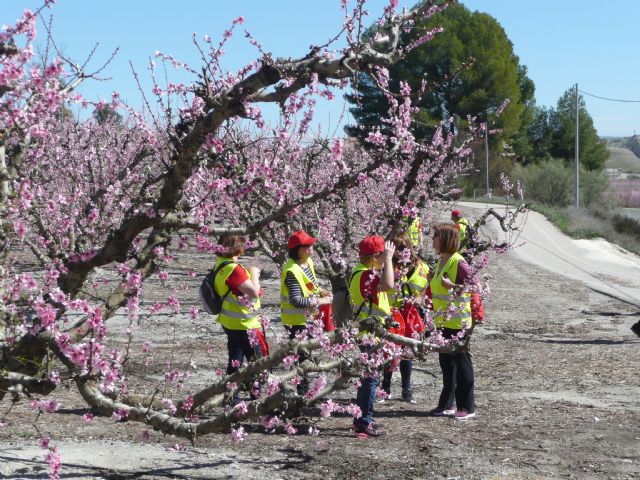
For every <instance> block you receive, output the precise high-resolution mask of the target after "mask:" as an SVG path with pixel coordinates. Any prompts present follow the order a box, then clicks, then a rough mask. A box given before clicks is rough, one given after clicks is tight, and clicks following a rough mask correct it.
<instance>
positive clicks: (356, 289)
mask: <svg viewBox="0 0 640 480" xmlns="http://www.w3.org/2000/svg"><path fill="white" fill-rule="evenodd" d="M359 248H360V263H358V264H357V265H356V266H355V267H354V268H353V270H352V272H351V278H350V280H349V293H350V296H351V306H352V308H353V310H354V314H355V320H356V321H360V320H364V319H366V318H369V317H370V316H372V315H378V316H389V315H390V314H391V307H390V305H389V299H388V297H387V294H386V292H387V290H391V289H392V288H393V286H394V281H393V263H392V259H393V253H394V252H395V245H394V244H393V243H392V242H385V241H384V239H383V238H382V237H380V236H369V237H365V238H364V239H363V240H362V241H361V242H360V245H359ZM379 382H380V380H379V378H378V377H377V376H366V377H362V378H360V387H359V388H358V395H357V399H356V404H357V405H358V406H359V407H360V409H361V410H362V415H361V416H360V417H359V418H357V419H355V420H354V422H353V430H354V432H355V433H356V434H357V435H359V436H367V437H378V436H381V435H384V432H383V431H382V429H381V428H380V427H379V426H378V425H376V423H375V422H374V420H373V405H374V403H375V399H376V391H377V388H378V383H379Z"/></svg>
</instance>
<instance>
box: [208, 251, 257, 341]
mask: <svg viewBox="0 0 640 480" xmlns="http://www.w3.org/2000/svg"><path fill="white" fill-rule="evenodd" d="M228 261H231V263H230V264H228V265H225V266H224V267H222V268H221V269H220V271H219V272H218V273H217V274H216V278H215V280H214V288H215V289H216V292H217V293H218V295H220V297H223V296H224V294H225V293H227V290H229V286H228V285H227V284H226V281H227V279H228V278H229V276H230V275H231V273H233V270H234V269H235V268H236V265H240V264H239V263H235V262H233V260H231V259H230V258H224V257H220V258H218V261H217V262H216V265H215V267H214V268H217V267H218V265H220V264H221V263H222V262H228ZM240 267H242V268H243V269H244V271H245V272H247V276H248V277H250V276H251V275H250V274H249V272H248V271H247V269H246V268H244V267H243V266H242V265H240ZM259 308H260V299H259V298H256V299H255V300H254V301H253V305H252V308H247V307H245V306H244V305H242V304H241V303H240V300H239V299H238V296H237V295H236V294H235V293H233V291H230V292H229V294H228V295H227V296H226V298H225V299H224V301H223V302H222V311H221V312H220V315H218V322H220V324H221V325H222V326H223V327H224V328H227V329H229V330H249V329H251V328H260V319H259V317H258V309H259Z"/></svg>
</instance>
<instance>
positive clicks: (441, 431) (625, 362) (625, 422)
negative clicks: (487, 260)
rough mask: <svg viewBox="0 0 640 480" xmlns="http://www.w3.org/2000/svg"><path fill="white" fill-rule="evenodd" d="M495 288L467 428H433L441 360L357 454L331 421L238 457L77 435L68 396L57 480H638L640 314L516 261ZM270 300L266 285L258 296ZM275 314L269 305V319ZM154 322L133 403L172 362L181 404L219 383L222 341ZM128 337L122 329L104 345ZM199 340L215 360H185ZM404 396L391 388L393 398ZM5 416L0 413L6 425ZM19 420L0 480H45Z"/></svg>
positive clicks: (146, 333) (76, 407) (60, 423)
mask: <svg viewBox="0 0 640 480" xmlns="http://www.w3.org/2000/svg"><path fill="white" fill-rule="evenodd" d="M196 260H197V259H196ZM200 260H202V259H200ZM271 270H273V268H271ZM490 272H491V274H492V276H493V280H492V291H493V292H492V295H491V297H490V299H489V300H488V302H487V305H486V310H487V317H488V323H487V325H485V326H484V327H482V328H480V329H479V330H478V331H477V335H476V337H475V339H474V342H473V353H474V362H475V368H476V398H477V413H478V416H477V417H476V418H475V419H473V420H470V421H467V422H456V421H454V420H451V419H446V418H433V417H429V416H428V415H427V412H428V410H429V409H431V408H432V407H433V406H434V405H435V404H436V399H437V396H438V394H439V388H440V385H441V384H440V372H439V366H438V360H437V356H435V355H434V356H432V357H430V358H429V359H428V361H427V362H425V363H421V364H416V365H415V371H414V383H415V393H416V396H417V399H418V403H417V404H416V405H409V404H406V403H402V402H394V401H391V402H387V403H385V404H382V405H379V406H377V408H376V417H377V419H378V420H379V421H380V422H381V423H383V424H384V426H385V429H386V430H387V432H388V435H387V436H386V437H384V438H381V439H370V440H359V439H356V438H354V437H353V436H351V434H350V432H349V426H350V423H351V422H350V419H348V418H346V417H337V418H330V419H328V420H323V421H322V422H321V423H320V429H321V432H320V434H319V435H318V436H310V435H296V436H291V437H289V436H286V435H280V434H278V435H266V434H261V433H252V434H250V435H249V436H248V437H247V439H246V441H245V442H244V443H242V444H238V445H233V444H232V443H231V440H230V438H229V436H228V435H212V436H208V437H204V438H201V439H198V440H197V441H196V443H195V445H194V446H190V445H186V446H182V444H183V441H182V440H180V439H176V438H171V437H163V436H162V435H161V434H159V433H156V432H151V439H150V442H149V443H144V442H143V440H142V432H143V431H144V430H145V428H144V427H143V426H141V425H139V424H133V423H114V422H113V421H112V420H111V419H102V418H96V419H95V420H94V421H93V422H92V423H90V424H88V425H87V424H84V422H83V421H82V418H81V415H82V414H83V413H85V412H86V410H84V406H83V403H82V402H81V400H80V399H79V398H78V397H77V396H76V395H75V394H74V393H73V391H70V392H68V393H64V394H63V399H62V402H63V410H62V413H61V414H56V415H47V416H45V417H44V418H42V419H40V420H39V422H38V424H37V425H38V428H39V430H40V432H41V434H47V435H51V436H52V438H53V439H54V440H53V443H55V444H57V445H58V446H59V448H60V451H61V454H62V461H63V463H64V470H63V477H62V478H65V479H80V478H105V479H113V480H115V479H133V478H136V479H170V478H171V479H174V478H185V479H186V478H202V479H204V478H207V479H209V478H256V477H260V478H268V479H277V478H282V479H329V478H341V479H352V478H353V479H355V478H371V479H387V478H394V479H413V478H458V479H470V478H471V479H475V478H478V479H498V478H511V479H542V478H544V479H546V478H593V479H602V478H612V479H632V478H640V376H639V375H638V372H639V371H640V340H639V339H638V338H637V337H635V336H634V335H633V334H632V333H631V332H630V331H629V326H630V325H631V324H632V323H633V322H635V321H636V320H637V318H638V316H640V312H638V308H635V307H632V306H629V305H627V304H624V303H622V302H620V301H618V300H615V299H611V298H608V297H605V296H602V295H600V294H597V293H595V292H593V291H592V290H591V289H589V288H587V287H586V286H584V285H583V284H581V283H578V282H573V281H567V280H566V279H565V278H563V277H559V276H558V275H557V274H554V273H551V272H549V271H547V270H543V269H541V268H538V267H535V266H532V265H530V264H528V263H525V262H524V261H522V260H520V259H518V258H517V257H516V256H515V255H513V254H507V255H503V256H500V257H497V258H496V259H495V260H494V262H493V263H492V265H491V267H490ZM181 278H183V279H184V280H186V281H188V282H189V285H190V286H191V288H190V290H188V291H185V292H183V294H182V296H183V299H182V300H183V304H187V303H188V301H189V300H188V299H189V298H191V301H193V298H195V297H193V295H194V294H195V293H194V292H195V286H196V284H197V282H198V280H197V279H190V278H189V277H188V276H187V275H183V276H182V277H181ZM276 284H277V281H276V279H275V278H272V279H270V280H267V281H266V282H265V289H267V290H275V286H276ZM276 298H277V293H275V292H269V296H268V298H267V302H266V303H267V308H268V309H269V311H270V312H271V313H272V316H275V312H276V310H275V299H276ZM154 318H155V320H154V321H151V320H150V319H146V318H143V319H142V320H141V322H140V325H139V327H138V328H139V330H140V331H139V334H140V335H139V339H140V342H141V341H142V340H143V338H142V337H146V338H151V340H152V345H153V349H152V353H153V355H154V357H155V359H156V364H157V365H156V366H155V367H144V365H143V364H142V358H141V356H140V355H138V356H134V358H133V360H134V361H133V364H134V367H133V370H132V372H131V374H132V375H133V377H134V379H133V380H132V385H133V386H134V387H135V388H139V389H142V388H149V387H150V386H152V385H154V384H155V383H156V382H158V381H159V380H160V379H161V378H162V372H163V371H164V362H166V361H168V359H170V358H173V359H174V365H178V364H183V365H184V364H188V363H189V362H192V363H193V366H194V367H196V370H193V371H192V375H191V376H190V377H189V379H187V380H186V385H187V386H188V387H189V388H194V387H197V386H199V385H204V384H205V383H206V382H207V381H208V380H210V379H211V378H212V375H213V374H212V370H213V368H214V367H222V366H223V365H224V344H223V337H222V335H221V333H220V331H219V327H217V326H215V327H212V326H211V324H210V323H209V322H207V321H205V320H200V321H190V320H188V319H187V318H186V317H184V316H182V317H175V316H165V317H154ZM126 326H127V321H126V319H125V317H124V316H121V317H118V318H117V319H116V321H115V322H114V323H113V325H112V327H111V329H112V331H113V332H115V333H117V332H118V331H123V330H124V329H125V328H126ZM278 328H279V327H278ZM203 336H207V337H208V338H209V339H210V341H211V344H212V346H213V348H214V352H215V353H214V358H213V359H209V358H207V354H206V352H205V351H203V349H202V347H198V349H196V348H194V345H197V344H198V342H199V340H200V339H201V338H202V337H203ZM176 344H179V345H178V346H176ZM159 359H162V361H158V360H159ZM399 381H400V379H399V375H398V374H396V375H395V376H394V382H395V383H394V385H393V393H398V390H399ZM352 394H353V392H352V391H349V392H345V394H344V398H345V399H347V398H349V396H350V395H352ZM7 407H8V404H7V402H6V401H5V402H4V403H2V404H0V408H2V411H4V410H5V409H6V408H7ZM14 413H15V415H13V416H12V417H11V418H12V420H11V422H10V424H9V425H8V426H7V427H5V428H4V429H0V478H20V479H25V478H31V479H35V478H46V471H45V468H46V465H44V464H43V460H42V459H43V452H42V450H41V449H40V448H39V447H38V446H37V438H39V436H40V434H38V433H36V432H35V431H34V428H33V427H32V426H31V425H30V424H29V423H30V422H33V419H34V418H35V416H34V414H33V412H31V411H30V410H29V408H28V407H27V405H25V404H20V405H18V406H17V407H16V408H15V412H14ZM20 419H22V420H23V422H22V423H20V422H19V421H16V420H20ZM27 422H28V423H27ZM176 444H179V446H178V448H176Z"/></svg>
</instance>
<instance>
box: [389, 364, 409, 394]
mask: <svg viewBox="0 0 640 480" xmlns="http://www.w3.org/2000/svg"><path fill="white" fill-rule="evenodd" d="M412 371H413V361H412V360H400V379H401V381H402V391H403V392H404V391H407V390H411V372H412ZM392 377H393V366H391V365H389V366H387V367H385V369H384V376H383V378H382V389H383V390H384V391H385V392H387V393H391V378H392Z"/></svg>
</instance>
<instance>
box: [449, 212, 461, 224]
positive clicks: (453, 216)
mask: <svg viewBox="0 0 640 480" xmlns="http://www.w3.org/2000/svg"><path fill="white" fill-rule="evenodd" d="M461 218H462V212H461V211H460V210H452V211H451V220H453V221H454V222H456V221H458V220H460V219H461Z"/></svg>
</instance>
